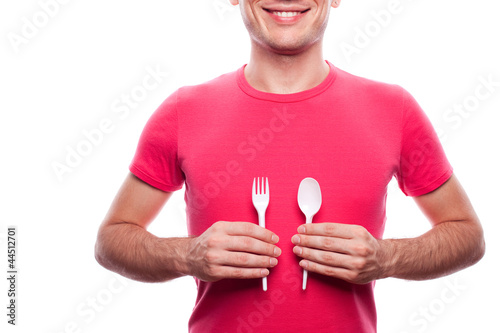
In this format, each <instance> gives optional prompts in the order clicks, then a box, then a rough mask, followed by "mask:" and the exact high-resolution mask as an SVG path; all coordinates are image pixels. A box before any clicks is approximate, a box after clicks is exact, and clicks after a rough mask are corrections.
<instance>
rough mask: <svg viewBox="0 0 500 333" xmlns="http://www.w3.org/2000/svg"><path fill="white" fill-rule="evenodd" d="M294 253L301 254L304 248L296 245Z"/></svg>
mask: <svg viewBox="0 0 500 333" xmlns="http://www.w3.org/2000/svg"><path fill="white" fill-rule="evenodd" d="M293 253H295V254H297V255H299V256H300V255H301V254H302V248H301V247H299V246H296V247H294V248H293Z"/></svg>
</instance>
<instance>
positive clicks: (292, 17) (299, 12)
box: [263, 8, 310, 23]
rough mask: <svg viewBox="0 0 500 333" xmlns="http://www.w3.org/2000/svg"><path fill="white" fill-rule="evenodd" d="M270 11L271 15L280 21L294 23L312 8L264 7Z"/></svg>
mask: <svg viewBox="0 0 500 333" xmlns="http://www.w3.org/2000/svg"><path fill="white" fill-rule="evenodd" d="M263 9H264V10H265V11H266V12H268V13H269V14H270V15H271V17H273V18H274V19H275V20H277V21H278V22H280V23H293V22H295V21H297V20H298V19H299V18H300V17H302V16H303V15H304V14H305V13H307V12H308V11H309V10H310V9H309V8H307V9H298V8H286V9H285V8H284V9H281V8H263Z"/></svg>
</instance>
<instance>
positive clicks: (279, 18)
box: [267, 12, 307, 24]
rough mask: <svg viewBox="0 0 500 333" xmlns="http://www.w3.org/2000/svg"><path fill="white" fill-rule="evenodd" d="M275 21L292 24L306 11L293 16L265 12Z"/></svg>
mask: <svg viewBox="0 0 500 333" xmlns="http://www.w3.org/2000/svg"><path fill="white" fill-rule="evenodd" d="M267 13H268V14H269V15H270V16H271V17H272V18H273V19H274V20H275V21H276V22H278V23H281V24H292V23H295V22H297V21H298V20H300V19H301V18H302V17H304V15H306V13H307V12H303V13H300V14H298V15H295V16H290V17H283V16H278V15H276V14H273V13H271V12H267Z"/></svg>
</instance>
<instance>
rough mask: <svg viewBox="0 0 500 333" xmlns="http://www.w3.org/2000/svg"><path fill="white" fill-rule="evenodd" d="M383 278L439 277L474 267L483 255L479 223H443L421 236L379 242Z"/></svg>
mask: <svg viewBox="0 0 500 333" xmlns="http://www.w3.org/2000/svg"><path fill="white" fill-rule="evenodd" d="M380 244H381V247H382V249H383V251H382V252H383V257H384V258H383V262H384V267H383V271H384V276H383V277H396V278H401V279H407V280H426V279H433V278H438V277H441V276H445V275H448V274H451V273H454V272H456V271H458V270H460V269H463V268H466V267H468V266H471V265H473V264H475V263H476V262H477V261H479V260H480V259H481V257H482V256H483V254H484V239H483V232H482V229H481V226H480V225H479V223H471V222H465V221H464V222H457V221H453V222H443V223H440V224H438V225H436V226H434V227H433V228H432V229H431V230H430V231H428V232H427V233H425V234H423V235H422V236H420V237H416V238H409V239H388V240H382V241H380Z"/></svg>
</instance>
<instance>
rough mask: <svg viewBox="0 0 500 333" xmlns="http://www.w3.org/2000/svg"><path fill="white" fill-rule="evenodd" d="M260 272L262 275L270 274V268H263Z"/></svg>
mask: <svg viewBox="0 0 500 333" xmlns="http://www.w3.org/2000/svg"><path fill="white" fill-rule="evenodd" d="M260 274H261V275H262V276H268V275H269V270H267V269H263V270H261V271H260Z"/></svg>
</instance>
